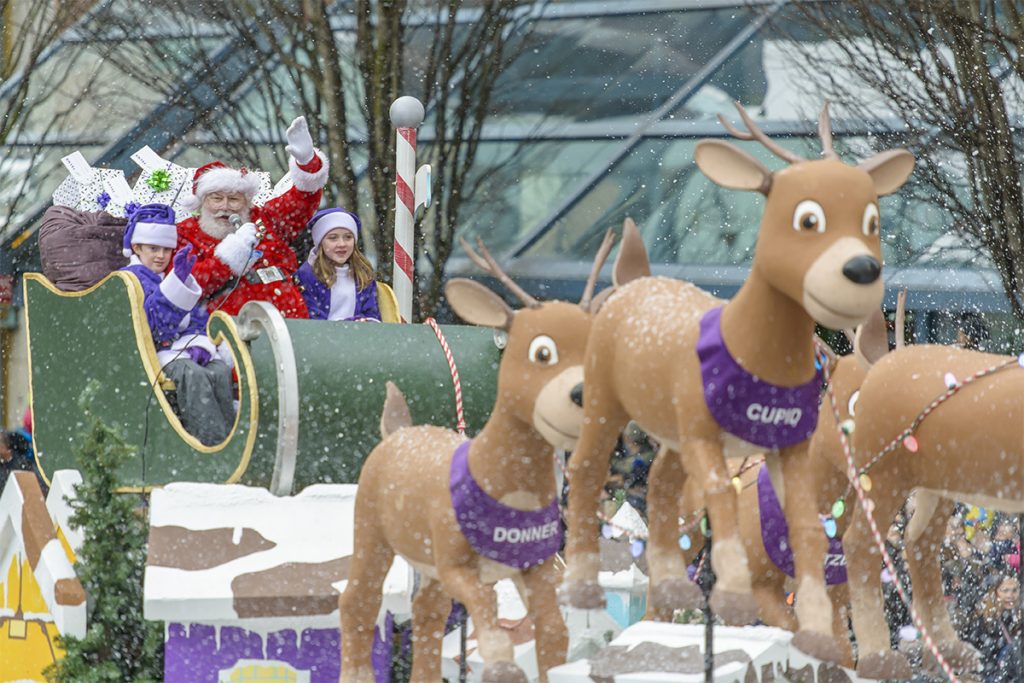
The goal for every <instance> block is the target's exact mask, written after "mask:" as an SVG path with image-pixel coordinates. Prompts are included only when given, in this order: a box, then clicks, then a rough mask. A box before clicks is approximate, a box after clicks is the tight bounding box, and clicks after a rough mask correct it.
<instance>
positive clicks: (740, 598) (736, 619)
mask: <svg viewBox="0 0 1024 683" xmlns="http://www.w3.org/2000/svg"><path fill="white" fill-rule="evenodd" d="M711 610H712V611H713V612H714V613H715V614H717V615H718V616H720V617H721V618H722V621H724V622H725V623H726V624H728V625H730V626H747V625H749V624H753V623H754V622H755V621H757V603H756V602H755V601H754V597H753V596H752V595H751V594H750V593H735V592H733V591H724V590H718V589H717V588H716V589H715V590H713V591H711Z"/></svg>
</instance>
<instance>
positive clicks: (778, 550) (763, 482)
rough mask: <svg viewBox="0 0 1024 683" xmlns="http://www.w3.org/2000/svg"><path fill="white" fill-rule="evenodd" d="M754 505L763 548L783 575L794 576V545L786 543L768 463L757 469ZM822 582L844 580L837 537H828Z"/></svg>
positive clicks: (786, 530) (786, 533) (843, 560)
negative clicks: (759, 516)
mask: <svg viewBox="0 0 1024 683" xmlns="http://www.w3.org/2000/svg"><path fill="white" fill-rule="evenodd" d="M757 505H758V509H759V511H760V513H761V541H762V542H763V543H764V550H765V552H766V553H767V554H768V557H769V558H771V561H772V562H774V563H775V566H776V567H778V568H779V569H781V570H782V571H783V573H785V574H786V576H794V575H795V574H794V572H795V571H796V566H795V564H794V563H793V548H792V547H791V546H790V544H789V525H788V524H786V517H785V515H783V514H782V506H781V505H780V504H779V498H778V496H776V495H775V488H774V487H772V478H771V476H769V474H768V468H767V467H762V468H761V471H760V472H758V473H757ZM821 533H825V530H824V529H822V532H821ZM825 583H827V584H828V585H830V586H834V585H836V584H839V583H846V556H845V555H844V554H843V543H842V541H840V540H839V539H838V538H830V539H828V554H827V555H825Z"/></svg>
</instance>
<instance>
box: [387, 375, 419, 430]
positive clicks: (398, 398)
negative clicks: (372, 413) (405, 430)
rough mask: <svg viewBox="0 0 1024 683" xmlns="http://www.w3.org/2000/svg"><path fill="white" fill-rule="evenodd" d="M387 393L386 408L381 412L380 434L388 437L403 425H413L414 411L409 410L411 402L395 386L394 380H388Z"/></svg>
mask: <svg viewBox="0 0 1024 683" xmlns="http://www.w3.org/2000/svg"><path fill="white" fill-rule="evenodd" d="M385 387H386V388H387V395H386V397H385V398H384V410H382V411H381V414H380V435H381V437H382V438H385V439H386V438H388V435H389V434H391V433H393V432H397V431H398V430H399V429H401V428H402V427H409V426H411V425H412V413H410V412H409V404H408V403H406V401H405V396H404V395H403V394H402V392H401V391H399V389H398V387H397V386H395V384H394V382H388V383H387V384H386V385H385Z"/></svg>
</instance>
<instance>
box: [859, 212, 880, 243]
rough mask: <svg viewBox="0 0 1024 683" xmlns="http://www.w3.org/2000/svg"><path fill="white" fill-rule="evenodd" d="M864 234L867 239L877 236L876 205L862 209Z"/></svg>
mask: <svg viewBox="0 0 1024 683" xmlns="http://www.w3.org/2000/svg"><path fill="white" fill-rule="evenodd" d="M862 229H863V230H864V234H865V235H867V236H868V237H874V236H875V235H877V234H878V206H877V205H876V204H868V205H867V206H866V207H864V225H863V228H862Z"/></svg>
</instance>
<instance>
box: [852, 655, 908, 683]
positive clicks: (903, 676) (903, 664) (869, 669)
mask: <svg viewBox="0 0 1024 683" xmlns="http://www.w3.org/2000/svg"><path fill="white" fill-rule="evenodd" d="M857 675H858V676H860V677H861V678H870V679H872V680H894V679H895V680H898V681H905V680H908V679H910V678H911V677H912V676H913V675H914V672H913V670H912V669H911V668H910V662H908V661H907V658H906V657H904V656H903V655H902V654H900V653H899V652H894V651H893V650H886V651H884V652H872V653H870V654H866V655H864V656H863V657H861V658H860V661H859V662H857Z"/></svg>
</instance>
